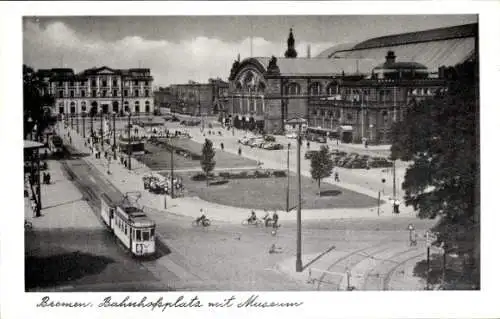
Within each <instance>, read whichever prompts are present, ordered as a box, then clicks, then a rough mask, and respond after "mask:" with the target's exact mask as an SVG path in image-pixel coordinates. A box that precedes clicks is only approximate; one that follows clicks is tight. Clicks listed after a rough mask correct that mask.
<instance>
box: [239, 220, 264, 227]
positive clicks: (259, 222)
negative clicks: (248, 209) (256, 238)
mask: <svg viewBox="0 0 500 319" xmlns="http://www.w3.org/2000/svg"><path fill="white" fill-rule="evenodd" d="M241 224H242V225H243V226H250V225H253V226H256V227H258V226H263V225H264V221H262V219H260V218H257V219H255V220H253V221H250V220H249V218H245V219H244V220H243V221H242V222H241Z"/></svg>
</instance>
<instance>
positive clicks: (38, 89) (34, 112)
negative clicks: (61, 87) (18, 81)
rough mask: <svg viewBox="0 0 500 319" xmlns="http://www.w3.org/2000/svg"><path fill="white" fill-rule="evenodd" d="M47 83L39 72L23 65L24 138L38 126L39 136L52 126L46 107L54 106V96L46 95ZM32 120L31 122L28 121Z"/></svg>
mask: <svg viewBox="0 0 500 319" xmlns="http://www.w3.org/2000/svg"><path fill="white" fill-rule="evenodd" d="M45 86H46V84H45V83H43V81H42V80H41V79H40V78H39V76H38V72H35V70H34V69H33V68H32V67H30V66H27V65H25V64H23V114H24V118H23V123H24V136H26V135H27V134H28V133H29V132H31V131H32V129H33V128H34V127H35V125H36V128H37V130H36V133H37V136H39V135H40V133H41V132H43V130H44V129H45V128H46V127H47V126H48V125H49V124H50V121H51V119H50V116H49V115H50V114H49V113H48V112H47V110H45V109H44V106H48V105H52V104H53V103H54V99H53V97H52V96H49V95H48V94H45V93H44V87H45ZM29 118H31V121H29V120H28V119H29Z"/></svg>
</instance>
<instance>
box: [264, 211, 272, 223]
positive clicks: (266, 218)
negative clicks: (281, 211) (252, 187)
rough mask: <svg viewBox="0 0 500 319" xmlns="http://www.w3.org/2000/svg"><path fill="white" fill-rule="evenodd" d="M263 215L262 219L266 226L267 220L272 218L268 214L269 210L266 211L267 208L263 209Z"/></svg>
mask: <svg viewBox="0 0 500 319" xmlns="http://www.w3.org/2000/svg"><path fill="white" fill-rule="evenodd" d="M264 213H265V215H264V217H262V219H263V220H264V223H265V225H266V227H267V226H268V224H269V222H270V221H271V220H272V218H271V216H269V212H268V211H267V209H265V210H264Z"/></svg>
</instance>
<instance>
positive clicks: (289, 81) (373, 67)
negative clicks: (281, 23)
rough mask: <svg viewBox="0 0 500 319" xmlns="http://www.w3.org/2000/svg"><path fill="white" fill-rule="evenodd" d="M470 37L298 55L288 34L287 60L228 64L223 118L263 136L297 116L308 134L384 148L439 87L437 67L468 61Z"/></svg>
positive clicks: (375, 42)
mask: <svg viewBox="0 0 500 319" xmlns="http://www.w3.org/2000/svg"><path fill="white" fill-rule="evenodd" d="M476 39H477V24H472V25H464V26H457V27H451V28H442V29H435V30H428V31H422V32H413V33H408V34H399V35H393V36H387V37H381V38H375V39H371V40H367V41H364V42H361V43H360V44H357V45H341V46H336V47H333V48H330V49H328V50H325V51H324V52H322V53H321V54H320V55H319V56H317V57H314V58H301V57H296V55H295V54H294V52H295V49H294V48H293V45H294V41H295V39H294V38H293V33H292V31H290V34H289V38H288V43H287V44H288V48H287V51H286V54H285V55H286V57H284V58H276V57H251V58H247V59H244V60H243V61H239V59H238V60H236V61H234V63H233V67H232V69H231V73H230V76H229V82H230V83H229V98H230V101H229V108H228V111H227V112H226V113H225V116H224V118H225V119H226V121H227V122H228V123H231V124H232V125H234V126H235V127H237V128H245V129H250V130H254V129H257V130H261V131H264V132H268V133H283V132H284V131H285V129H286V121H287V120H288V119H291V118H304V119H306V120H307V122H308V130H309V131H310V132H312V133H314V134H321V135H326V136H330V137H336V138H340V139H342V140H343V141H345V142H361V141H363V140H367V141H370V142H372V143H388V142H389V137H390V134H389V133H390V128H391V126H392V123H393V122H395V121H400V120H401V119H402V118H403V117H404V114H405V110H406V108H407V107H409V106H410V105H411V104H412V103H414V102H416V101H419V100H421V99H425V98H430V97H432V96H433V95H434V94H435V92H436V91H438V90H440V89H442V88H443V86H444V84H445V82H444V78H443V74H442V72H441V71H442V67H443V66H446V67H448V66H454V65H456V64H458V63H461V62H464V61H467V60H469V59H474V58H475V56H476V47H475V43H476ZM400 52H401V55H400ZM309 56H310V55H309Z"/></svg>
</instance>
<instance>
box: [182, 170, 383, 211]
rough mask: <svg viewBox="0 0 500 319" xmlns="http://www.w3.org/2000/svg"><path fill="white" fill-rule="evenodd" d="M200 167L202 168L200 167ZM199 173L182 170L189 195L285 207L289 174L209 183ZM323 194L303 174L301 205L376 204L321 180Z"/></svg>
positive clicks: (292, 193)
mask: <svg viewBox="0 0 500 319" xmlns="http://www.w3.org/2000/svg"><path fill="white" fill-rule="evenodd" d="M200 171H201V170H200ZM195 174H196V173H181V174H180V175H181V176H182V178H183V181H184V185H185V187H186V190H187V194H186V196H198V197H200V198H202V199H204V200H206V201H209V202H214V203H218V204H223V205H228V206H235V207H243V208H255V209H284V208H285V205H286V204H285V201H286V185H287V178H286V177H284V178H259V179H232V180H229V182H228V183H226V184H222V185H211V186H208V187H207V186H206V182H205V181H199V182H196V181H193V180H191V176H193V175H195ZM321 191H322V193H323V194H324V195H323V196H321V197H320V196H318V195H317V194H318V186H317V183H316V182H314V181H313V180H312V179H310V178H306V177H304V176H302V199H303V201H304V202H303V204H302V207H303V208H305V209H318V208H364V207H373V206H376V205H377V200H376V199H374V198H371V197H368V196H366V195H363V194H359V193H356V192H353V191H349V190H347V189H343V188H341V187H338V186H335V185H331V184H327V183H322V186H321ZM296 195H297V178H296V176H295V175H292V176H290V207H294V206H296V204H297V196H296Z"/></svg>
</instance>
